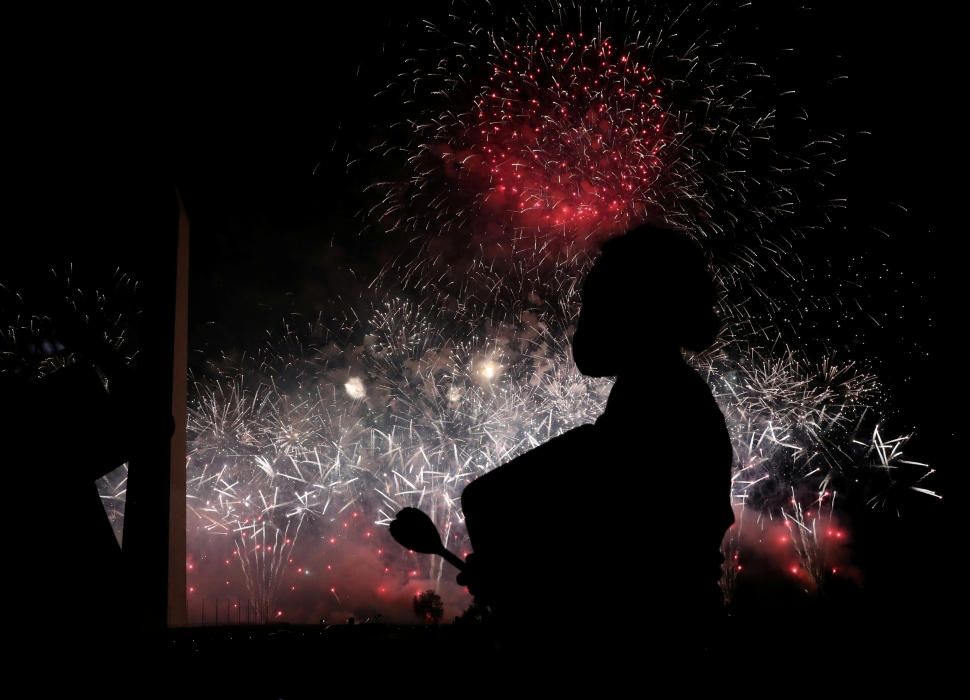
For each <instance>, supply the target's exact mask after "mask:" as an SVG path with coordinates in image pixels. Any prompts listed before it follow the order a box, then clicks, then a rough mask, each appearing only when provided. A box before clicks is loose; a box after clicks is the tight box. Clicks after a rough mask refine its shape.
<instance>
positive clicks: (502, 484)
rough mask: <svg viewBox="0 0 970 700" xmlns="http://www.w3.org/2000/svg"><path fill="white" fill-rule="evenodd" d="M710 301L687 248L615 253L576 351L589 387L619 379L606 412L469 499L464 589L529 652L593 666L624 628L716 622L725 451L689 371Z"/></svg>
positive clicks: (699, 258) (595, 275)
mask: <svg viewBox="0 0 970 700" xmlns="http://www.w3.org/2000/svg"><path fill="white" fill-rule="evenodd" d="M715 290H716V287H715V283H714V280H713V278H712V276H711V273H710V271H709V269H708V265H707V261H706V258H705V256H704V253H703V251H702V250H701V249H700V247H699V246H698V245H697V244H696V243H695V242H694V241H693V240H692V239H690V238H689V237H688V236H686V235H685V234H683V233H679V232H677V231H673V230H670V229H666V228H659V227H656V226H641V227H639V228H637V229H634V230H632V231H629V232H628V233H626V234H624V235H622V236H618V237H616V238H613V239H611V240H609V241H607V242H606V243H605V244H604V245H603V246H602V251H601V254H600V256H599V258H598V259H597V261H596V262H595V264H594V265H593V266H592V268H591V269H590V271H589V273H588V275H587V277H586V280H585V283H584V285H583V289H582V306H581V310H580V313H579V318H578V321H577V325H576V330H575V334H574V336H573V339H572V344H573V357H574V359H575V361H576V365H577V367H578V368H579V370H580V371H581V372H582V373H583V374H586V375H588V376H593V377H615V378H616V382H615V384H614V386H613V389H612V391H611V393H610V396H609V400H608V402H607V406H606V410H605V411H604V413H603V415H602V416H601V417H600V418H599V419H598V420H597V421H596V423H595V424H594V425H586V426H582V427H580V428H577V429H574V430H572V431H569V432H567V433H565V434H563V435H561V436H559V437H558V438H555V439H553V440H550V441H549V442H547V443H545V444H544V445H540V446H539V447H537V448H535V449H534V450H531V451H530V452H528V453H526V454H524V455H522V456H520V457H518V458H517V459H515V460H512V461H511V462H509V463H508V464H506V465H503V466H501V467H499V468H498V469H496V470H494V471H492V472H490V473H488V474H486V475H484V476H482V477H480V478H479V479H477V480H475V481H474V482H472V483H471V484H469V486H468V487H467V488H466V489H465V491H464V493H463V494H462V509H463V511H464V514H465V518H466V524H467V528H468V534H469V537H470V540H471V543H472V547H473V549H474V554H473V555H472V556H473V559H472V560H471V561H470V562H469V563H470V567H469V572H468V573H466V574H465V576H464V578H463V579H461V580H462V581H463V582H466V583H468V585H469V587H470V589H471V590H472V592H473V593H476V595H479V596H480V597H481V598H482V599H483V600H484V602H486V603H488V604H489V605H490V606H491V607H492V608H493V610H494V612H495V615H496V618H497V619H498V620H499V623H500V626H501V627H503V628H505V629H506V630H514V634H509V635H507V639H511V638H515V639H517V640H519V641H518V648H519V649H520V650H522V651H524V650H526V649H527V648H528V647H529V646H530V645H533V644H534V643H538V644H544V645H547V648H550V649H553V650H555V651H553V652H551V653H553V654H562V652H563V650H564V649H566V648H568V649H569V650H571V651H572V652H578V653H580V654H584V653H587V652H590V651H592V650H593V649H594V647H598V648H600V649H601V648H602V645H603V639H602V638H603V637H604V636H610V635H612V636H614V637H615V636H616V635H617V629H618V627H619V626H621V625H628V624H629V625H650V626H651V627H652V628H653V629H654V630H664V631H665V633H666V632H669V631H670V630H671V629H673V628H675V627H677V628H683V629H685V630H688V629H695V626H694V625H691V624H688V623H689V622H690V621H696V620H699V619H702V618H704V617H706V616H710V615H714V614H716V611H717V610H719V609H720V607H721V605H722V601H721V593H720V588H719V583H718V581H719V579H720V575H721V568H720V567H721V563H722V561H723V559H722V557H721V554H720V543H721V539H722V538H723V535H724V533H725V531H726V530H727V528H728V527H729V526H730V525H731V523H732V522H733V512H732V510H731V505H730V488H731V484H730V480H731V464H732V449H731V443H730V440H729V436H728V432H727V428H726V426H725V422H724V418H723V416H722V415H721V412H720V410H719V409H718V406H717V404H716V403H715V400H714V398H713V396H712V394H711V390H710V388H709V387H708V385H707V383H706V382H705V381H704V379H703V378H702V377H700V376H699V375H698V374H697V373H696V372H695V371H694V370H693V369H691V367H690V366H689V365H688V364H687V362H686V361H685V360H684V356H683V351H684V350H685V349H686V350H688V351H695V352H696V351H703V350H705V349H707V348H708V347H710V346H711V345H712V344H713V343H714V341H715V338H716V336H717V332H718V328H719V323H718V319H717V316H716V314H715V311H714V307H715V301H716V294H715ZM590 599H597V600H600V601H602V602H605V601H607V600H609V601H612V604H610V605H608V606H595V605H594V606H589V605H588V604H587V603H588V602H589V601H590ZM620 610H624V611H626V612H624V613H623V614H622V615H621V613H620V612H619V611H620ZM682 623H683V624H682ZM525 630H529V631H530V632H529V634H525V633H524V632H525ZM537 637H538V638H539V639H540V640H541V641H539V640H537ZM567 640H568V641H567ZM564 645H565V646H564ZM631 651H632V650H631Z"/></svg>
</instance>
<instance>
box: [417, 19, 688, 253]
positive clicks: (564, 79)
mask: <svg viewBox="0 0 970 700" xmlns="http://www.w3.org/2000/svg"><path fill="white" fill-rule="evenodd" d="M661 96H662V90H661V87H660V85H659V84H658V81H657V80H656V79H655V77H654V75H653V74H652V73H651V71H650V69H649V68H648V66H647V65H645V64H644V63H643V62H642V61H640V60H639V59H638V56H637V48H636V47H627V48H617V47H616V46H614V45H613V43H612V42H611V41H610V40H609V39H602V38H598V37H594V38H591V39H590V38H586V37H584V36H583V34H582V33H580V34H575V35H574V34H570V33H566V34H563V35H557V34H556V33H554V32H549V33H544V34H535V35H533V36H532V37H531V38H530V41H528V42H527V43H520V44H509V45H505V46H503V47H502V48H501V49H499V50H497V51H496V52H495V56H494V58H493V61H492V65H491V75H490V77H489V79H488V83H487V84H486V85H485V86H483V87H482V89H481V90H480V92H479V93H478V94H477V96H476V97H475V99H474V106H473V109H472V110H470V111H469V112H467V113H465V114H463V115H462V117H461V118H460V119H458V120H457V122H456V123H455V124H454V126H453V127H452V128H451V129H448V131H449V132H451V133H449V134H448V136H449V137H448V139H447V141H446V142H444V143H438V144H437V145H434V146H431V147H430V151H431V152H432V153H433V154H434V155H435V156H437V157H439V158H441V159H442V162H443V163H444V171H445V174H446V176H447V177H448V178H449V179H451V180H453V181H454V182H455V183H456V184H457V188H458V190H459V191H460V192H462V193H464V194H466V195H468V196H470V197H472V198H473V199H474V201H475V203H476V206H477V208H478V211H479V212H480V215H481V218H482V219H483V223H484V229H485V230H484V234H485V237H486V239H492V240H495V239H496V238H500V239H504V238H506V237H507V236H508V235H509V233H512V232H514V233H516V234H522V235H527V236H528V235H532V236H539V237H548V236H550V235H552V236H561V237H562V238H563V239H565V240H577V239H587V238H590V237H594V238H599V237H602V236H608V235H610V234H613V233H616V232H617V231H620V230H624V229H626V228H628V227H630V226H631V225H632V224H634V223H636V222H637V221H638V220H641V219H643V218H645V217H646V215H647V214H648V209H649V205H650V202H651V201H652V199H653V197H652V194H651V190H652V186H653V185H654V183H655V182H656V181H657V178H658V175H659V174H660V171H661V169H662V167H663V162H662V151H663V149H664V147H665V145H666V144H667V143H668V141H669V139H668V137H667V134H666V127H667V123H668V121H669V119H668V116H667V113H666V111H665V110H664V108H663V107H662V106H661Z"/></svg>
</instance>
